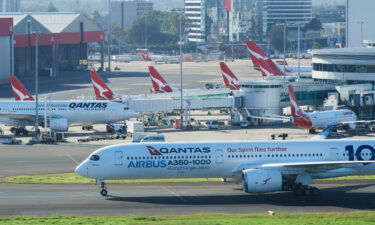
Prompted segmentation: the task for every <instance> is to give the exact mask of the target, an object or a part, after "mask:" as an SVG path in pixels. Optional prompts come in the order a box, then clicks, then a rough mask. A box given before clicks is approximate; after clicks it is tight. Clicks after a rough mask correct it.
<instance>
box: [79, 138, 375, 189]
mask: <svg viewBox="0 0 375 225" xmlns="http://www.w3.org/2000/svg"><path fill="white" fill-rule="evenodd" d="M374 160H375V141H374V140H300V141H244V142H240V141H238V142H237V141H232V142H216V141H215V142H176V143H139V144H119V145H112V146H108V147H104V148H101V149H98V150H97V151H95V152H93V153H92V154H90V155H89V156H88V158H87V159H86V160H84V161H83V162H82V163H81V164H80V165H79V166H78V167H77V168H76V169H75V172H76V173H77V174H78V175H80V176H84V177H88V178H92V179H96V180H97V182H98V183H101V191H100V194H101V195H102V196H106V195H107V194H108V191H107V188H106V185H105V180H119V179H164V178H215V177H228V178H229V177H233V178H234V179H240V180H242V187H243V191H244V192H246V193H265V192H275V191H281V190H286V191H287V190H293V191H294V193H295V194H296V195H318V194H319V193H320V191H319V189H318V188H315V187H311V186H309V185H311V184H313V183H314V181H313V179H321V178H330V177H340V176H348V175H370V174H375V161H374Z"/></svg>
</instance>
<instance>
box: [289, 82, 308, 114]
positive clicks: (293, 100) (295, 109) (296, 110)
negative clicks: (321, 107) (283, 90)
mask: <svg viewBox="0 0 375 225" xmlns="http://www.w3.org/2000/svg"><path fill="white" fill-rule="evenodd" d="M288 90H289V97H290V109H291V113H292V117H296V116H305V115H306V113H305V112H304V111H303V110H302V109H300V107H299V105H298V101H297V97H296V95H295V94H294V90H293V86H292V85H291V84H289V85H288Z"/></svg>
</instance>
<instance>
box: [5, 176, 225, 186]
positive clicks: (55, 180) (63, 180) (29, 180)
mask: <svg viewBox="0 0 375 225" xmlns="http://www.w3.org/2000/svg"><path fill="white" fill-rule="evenodd" d="M3 181H4V182H7V183H16V184H87V183H95V180H94V179H89V178H85V177H81V176H79V175H76V174H75V173H60V174H40V175H31V176H14V177H6V178H4V179H3ZM205 181H206V182H207V181H208V182H219V181H220V179H219V178H186V179H139V180H106V182H107V183H158V182H159V183H166V182H173V183H176V182H205Z"/></svg>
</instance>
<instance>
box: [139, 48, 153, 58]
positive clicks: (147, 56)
mask: <svg viewBox="0 0 375 225" xmlns="http://www.w3.org/2000/svg"><path fill="white" fill-rule="evenodd" d="M139 54H141V56H142V59H143V60H144V61H152V59H151V58H150V56H149V55H148V52H146V51H144V50H140V51H139Z"/></svg>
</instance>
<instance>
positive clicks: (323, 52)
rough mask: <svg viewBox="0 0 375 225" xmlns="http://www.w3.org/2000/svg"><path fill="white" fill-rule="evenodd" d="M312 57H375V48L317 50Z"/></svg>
mask: <svg viewBox="0 0 375 225" xmlns="http://www.w3.org/2000/svg"><path fill="white" fill-rule="evenodd" d="M311 53H312V54H313V55H354V56H356V55H375V48H364V47H363V48H333V49H319V50H313V51H312V52H311Z"/></svg>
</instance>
